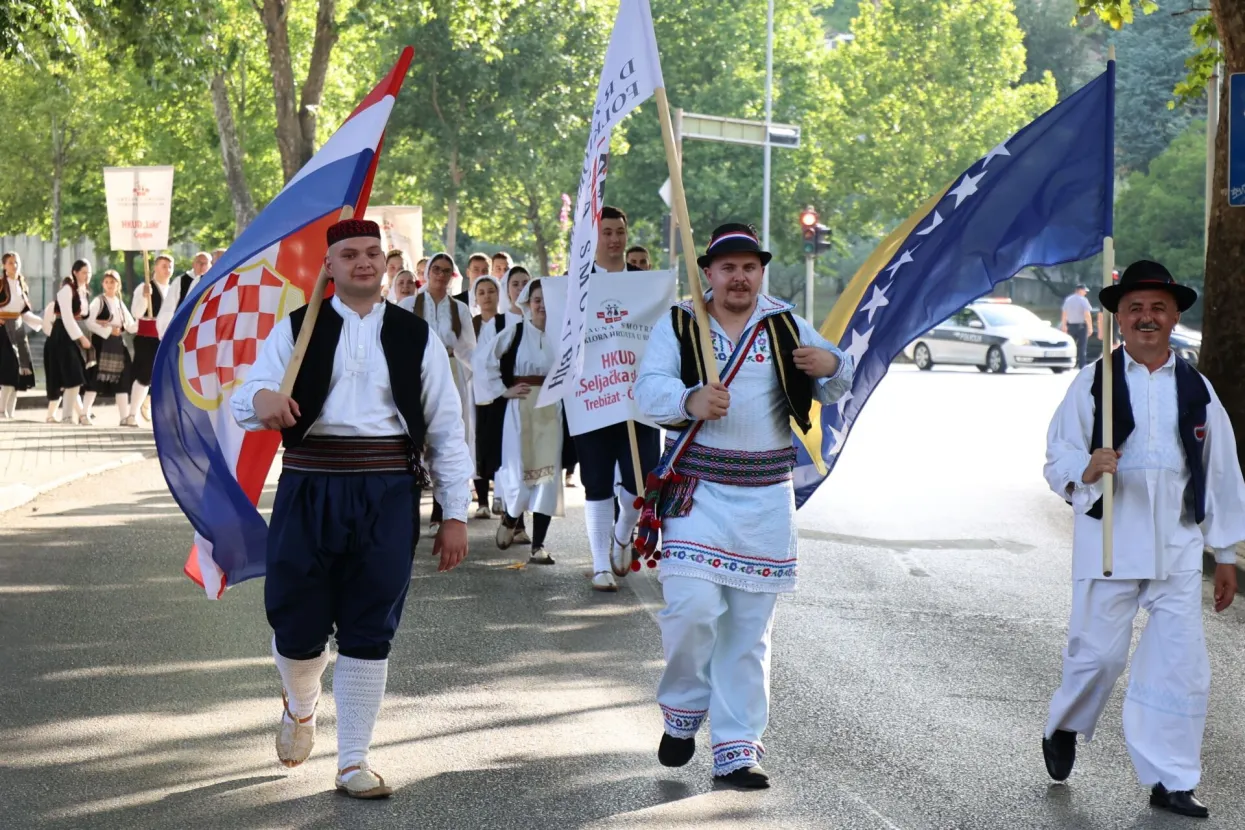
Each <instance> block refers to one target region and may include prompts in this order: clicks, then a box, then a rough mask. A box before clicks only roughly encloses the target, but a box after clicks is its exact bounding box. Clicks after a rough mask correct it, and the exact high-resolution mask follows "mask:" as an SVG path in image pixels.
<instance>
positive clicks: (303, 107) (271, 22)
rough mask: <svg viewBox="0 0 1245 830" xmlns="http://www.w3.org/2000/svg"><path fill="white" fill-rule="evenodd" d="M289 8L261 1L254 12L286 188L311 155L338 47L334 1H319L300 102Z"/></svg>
mask: <svg viewBox="0 0 1245 830" xmlns="http://www.w3.org/2000/svg"><path fill="white" fill-rule="evenodd" d="M288 7H289V2H288V0H263V6H262V7H261V8H260V9H259V16H260V18H261V19H262V20H263V21H264V31H265V32H266V33H267V38H268V64H269V66H270V67H272V92H273V99H274V101H273V104H274V106H275V107H276V110H277V149H278V150H280V151H281V173H282V174H283V175H284V177H285V181H287V182H288V181H289V180H290V179H292V178H294V176H295V174H296V173H298V171H299V170H300V169H302V166H303V165H304V164H306V163H307V162H308V161H310V160H311V157H312V155H314V154H315V151H316V118H317V115H318V113H319V111H320V99H321V97H322V96H323V94H324V79H325V76H326V75H327V74H328V70H329V57H330V55H332V53H333V46H334V44H336V43H337V20H336V15H337V0H319V6H318V8H317V11H316V33H315V40H314V42H313V43H312V47H311V64H310V66H308V68H307V78H306V80H305V81H304V82H303V88H302V94H301V96H299V95H298V93H297V90H296V89H295V86H294V69H293V65H292V63H291V61H290V34H289V29H288V27H287V26H286V11H287V9H288Z"/></svg>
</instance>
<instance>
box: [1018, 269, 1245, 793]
mask: <svg viewBox="0 0 1245 830" xmlns="http://www.w3.org/2000/svg"><path fill="white" fill-rule="evenodd" d="M1098 298H1099V300H1100V301H1101V302H1102V305H1103V308H1105V309H1106V310H1107V311H1110V312H1111V313H1112V314H1114V315H1116V316H1117V320H1118V322H1119V328H1120V332H1121V333H1122V335H1123V339H1124V345H1123V347H1122V348H1120V349H1117V350H1116V351H1115V352H1114V353H1113V354H1112V355H1109V356H1107V355H1104V358H1103V359H1110V360H1111V361H1112V366H1113V376H1112V385H1113V386H1114V388H1113V389H1112V390H1111V391H1110V394H1111V395H1112V399H1113V401H1114V412H1113V426H1112V429H1113V432H1112V437H1113V443H1114V447H1103V446H1102V432H1103V424H1102V396H1103V389H1102V386H1103V383H1102V369H1101V365H1102V364H1101V361H1099V362H1096V363H1095V364H1094V365H1093V366H1088V367H1086V368H1085V369H1084V370H1082V372H1081V373H1080V374H1079V375H1078V376H1077V377H1076V379H1075V380H1074V381H1073V382H1072V385H1071V387H1070V388H1069V389H1068V394H1067V397H1065V398H1064V401H1063V403H1062V404H1061V405H1060V406H1059V409H1058V410H1057V411H1056V412H1055V416H1054V419H1053V420H1052V422H1051V425H1050V432H1049V434H1048V436H1047V448H1046V468H1045V474H1046V480H1047V482H1048V483H1049V484H1050V486H1051V489H1053V490H1054V491H1055V492H1056V493H1057V494H1058V495H1060V496H1061V497H1063V498H1064V499H1065V500H1066V501H1068V502H1069V503H1070V504H1071V505H1072V508H1073V512H1074V514H1075V517H1074V519H1073V555H1072V571H1073V588H1072V617H1071V620H1070V622H1069V625H1068V647H1067V649H1066V650H1065V651H1064V660H1063V682H1062V684H1061V685H1060V687H1059V690H1058V691H1057V692H1056V693H1055V696H1054V698H1053V699H1052V700H1051V705H1050V719H1049V721H1048V722H1047V725H1046V733H1045V736H1044V738H1043V741H1042V750H1043V754H1044V755H1045V758H1046V769H1047V771H1048V772H1049V773H1050V775H1051V777H1052V778H1054V779H1055V780H1056V781H1062V780H1064V779H1066V778H1067V777H1068V775H1069V774H1071V772H1072V765H1073V762H1074V761H1075V758H1076V737H1077V735H1078V734H1083V735H1084V736H1085V738H1086V740H1087V741H1088V740H1089V739H1090V738H1091V737H1092V736H1093V733H1094V727H1095V726H1096V725H1097V723H1098V719H1099V717H1100V716H1101V715H1102V711H1103V709H1104V708H1105V706H1106V703H1107V699H1108V698H1109V697H1110V696H1111V691H1112V689H1113V688H1114V686H1115V682H1116V680H1118V679H1119V677H1120V675H1121V674H1122V673H1123V671H1124V667H1125V665H1126V664H1127V662H1128V648H1129V644H1130V642H1131V640H1132V627H1133V618H1134V616H1135V615H1136V613H1137V609H1138V608H1139V607H1144V608H1145V609H1146V610H1147V611H1148V612H1149V619H1148V621H1147V622H1146V626H1145V630H1144V631H1143V632H1142V635H1141V641H1140V643H1139V644H1138V646H1137V649H1136V651H1135V652H1134V653H1133V657H1132V668H1131V670H1130V676H1129V685H1128V692H1127V694H1126V695H1125V699H1124V739H1125V742H1126V744H1127V745H1128V751H1129V755H1130V756H1131V757H1132V761H1133V767H1134V768H1135V769H1136V771H1137V777H1138V779H1139V780H1140V782H1141V783H1142V784H1143V785H1145V786H1148V787H1150V788H1151V792H1150V804H1151V805H1152V806H1155V807H1159V808H1162V809H1166V810H1170V811H1172V812H1175V813H1179V814H1181V815H1186V816H1194V817H1205V816H1207V815H1209V811H1208V810H1207V809H1206V807H1205V806H1204V805H1203V804H1202V803H1201V802H1200V801H1198V799H1197V798H1196V797H1195V796H1194V793H1193V791H1194V788H1195V787H1197V785H1198V782H1199V781H1200V779H1201V771H1202V770H1201V747H1202V732H1203V729H1204V727H1205V724H1206V705H1207V698H1208V696H1209V691H1210V665H1209V660H1208V657H1207V653H1206V642H1205V639H1204V636H1203V631H1202V607H1201V600H1202V551H1203V550H1204V549H1205V548H1206V547H1210V548H1212V549H1213V550H1214V552H1215V562H1216V563H1217V567H1216V569H1215V610H1216V611H1223V610H1224V609H1225V608H1227V607H1228V606H1229V605H1230V604H1231V603H1232V599H1233V596H1234V595H1235V593H1236V570H1235V562H1236V554H1235V552H1234V548H1235V545H1236V543H1237V542H1239V541H1241V540H1242V539H1245V480H1242V477H1241V467H1240V463H1239V461H1238V460H1237V453H1236V438H1235V436H1234V435H1233V433H1232V424H1231V423H1230V422H1229V421H1228V416H1227V413H1226V412H1225V411H1224V408H1223V405H1222V404H1221V403H1220V402H1219V398H1218V397H1217V396H1216V395H1215V391H1214V389H1212V388H1211V385H1210V382H1209V381H1207V380H1206V378H1204V377H1203V376H1202V375H1201V374H1199V373H1198V371H1197V369H1195V368H1194V367H1193V366H1191V365H1190V364H1189V363H1187V362H1185V361H1184V360H1183V359H1182V358H1180V357H1179V356H1178V355H1176V354H1175V353H1174V352H1172V350H1171V345H1170V341H1171V333H1172V329H1174V328H1175V326H1176V323H1177V322H1178V321H1179V319H1180V314H1181V312H1184V311H1187V310H1188V309H1189V308H1190V307H1191V306H1192V305H1193V304H1194V303H1195V302H1196V301H1197V292H1196V291H1194V290H1193V289H1192V288H1189V287H1188V286H1185V285H1180V284H1179V283H1177V282H1176V281H1175V280H1174V279H1173V278H1172V276H1171V274H1170V273H1168V271H1167V269H1166V268H1164V267H1163V266H1162V265H1160V264H1158V263H1157V262H1150V261H1147V260H1142V261H1140V262H1135V263H1133V264H1132V265H1130V266H1129V267H1128V269H1127V270H1126V271H1125V272H1124V274H1123V275H1122V276H1121V277H1120V280H1119V281H1118V282H1117V283H1115V284H1113V285H1110V286H1108V287H1105V288H1103V289H1102V290H1101V291H1100V292H1099V294H1098ZM1107 473H1110V474H1112V475H1113V476H1114V477H1115V488H1114V494H1115V495H1114V510H1115V513H1114V522H1113V527H1112V536H1113V540H1114V541H1113V549H1114V570H1113V572H1112V575H1111V577H1110V578H1105V577H1104V576H1103V574H1102V537H1103V528H1102V524H1101V522H1102V515H1103V513H1102V509H1103V508H1102V492H1103V486H1104V484H1103V475H1104V474H1107Z"/></svg>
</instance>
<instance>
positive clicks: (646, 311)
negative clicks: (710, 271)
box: [562, 271, 675, 435]
mask: <svg viewBox="0 0 1245 830" xmlns="http://www.w3.org/2000/svg"><path fill="white" fill-rule="evenodd" d="M674 301H675V276H674V272H673V271H621V272H618V273H616V274H604V273H598V274H594V275H593V277H592V285H591V287H590V288H589V290H588V313H587V314H586V315H585V316H586V317H587V326H586V327H585V334H584V350H583V354H584V368H583V371H582V372H581V373H580V374H579V376H578V377H577V378H576V380H575V383H574V386H573V388H572V389H571V392H570V394H568V395H567V396H566V398H564V399H563V401H562V403H563V405H564V406H565V407H566V421H567V424H568V426H569V427H570V430H571V435H582V434H583V433H585V432H590V431H592V430H594V429H600V428H601V427H607V426H610V425H611V424H621V423H622V422H623V421H636V422H638V423H642V424H648V425H649V426H651V427H656V426H657V424H655V423H653V422H652V421H650V420H649V419H648V418H645V417H644V416H643V415H642V414H641V413H640V407H639V406H638V405H637V404H636V402H635V395H634V394H633V392H632V386H633V385H634V383H635V379H636V373H637V372H638V371H639V368H640V360H641V359H643V357H644V350H645V348H646V347H647V346H648V341H649V338H650V337H651V336H652V334H653V326H655V325H657V322H658V321H659V320H661V319H662V317H665V316H668V315H669V314H670V307H671V306H672V305H674Z"/></svg>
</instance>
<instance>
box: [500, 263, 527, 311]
mask: <svg viewBox="0 0 1245 830" xmlns="http://www.w3.org/2000/svg"><path fill="white" fill-rule="evenodd" d="M515 271H522V272H523V273H525V274H527V280H528V284H529V285H530V284H531V282H532V272H531V271H529V270H527V269H526V268H524V267H523V266H522V265H513V266H511V267H509V268H507V269H506V275H505V276H504V277H502V278H501V298H500V299H499V300H498V301H497V302H498V306H497V310H498V313H502V314H514V315H517V316H522V315H523V309H521V308H520V307H519V304H518V302H515V303H511V302H510V275H511V274H513V273H514V272H515ZM524 289H525V290H526V286H524ZM523 296H524V295H522V294H520V295H519V299H520V300H522V299H523Z"/></svg>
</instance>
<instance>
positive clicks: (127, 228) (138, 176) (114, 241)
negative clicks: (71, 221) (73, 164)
mask: <svg viewBox="0 0 1245 830" xmlns="http://www.w3.org/2000/svg"><path fill="white" fill-rule="evenodd" d="M104 200H105V202H106V203H107V205H108V242H109V247H111V248H112V250H114V251H160V250H163V249H165V248H167V247H168V246H169V215H170V213H171V212H172V209H173V168H172V167H105V168H104Z"/></svg>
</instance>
